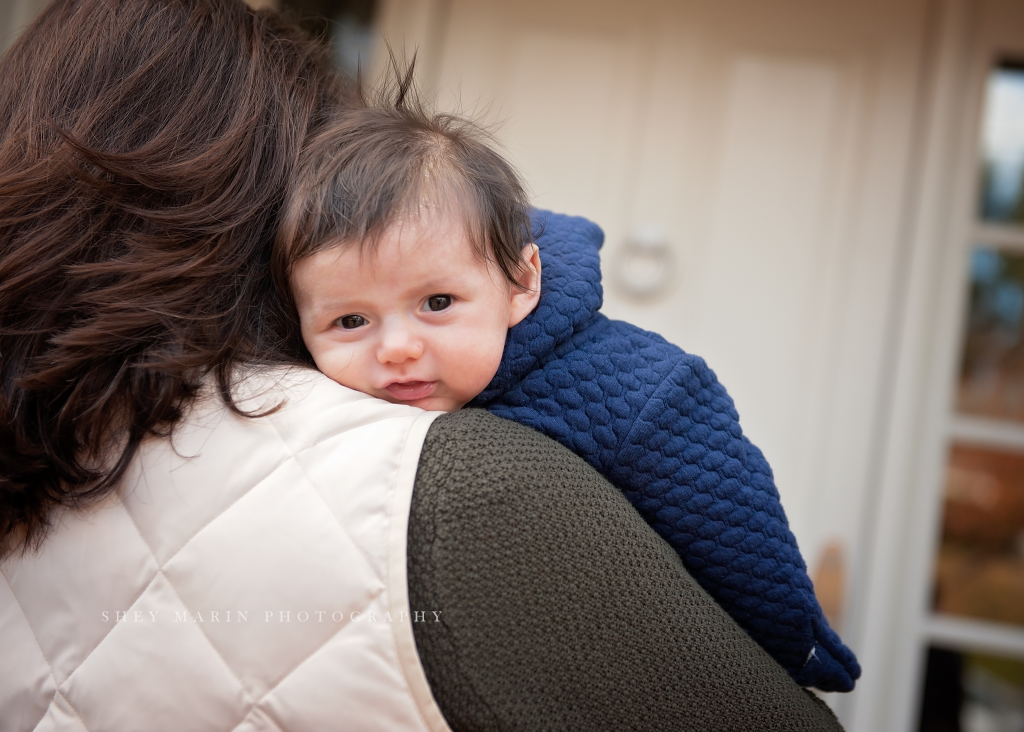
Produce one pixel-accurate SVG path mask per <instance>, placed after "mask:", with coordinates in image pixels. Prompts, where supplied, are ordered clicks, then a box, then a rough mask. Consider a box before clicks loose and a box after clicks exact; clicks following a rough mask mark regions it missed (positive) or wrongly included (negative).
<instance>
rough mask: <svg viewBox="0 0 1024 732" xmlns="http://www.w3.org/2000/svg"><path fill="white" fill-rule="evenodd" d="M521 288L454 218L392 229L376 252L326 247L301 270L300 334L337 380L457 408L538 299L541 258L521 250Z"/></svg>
mask: <svg viewBox="0 0 1024 732" xmlns="http://www.w3.org/2000/svg"><path fill="white" fill-rule="evenodd" d="M523 258H524V264H525V265H526V267H525V274H524V275H523V278H522V279H521V280H520V282H521V284H523V285H525V287H524V288H520V287H513V286H512V285H511V284H510V283H509V282H508V280H507V279H505V277H504V276H503V275H502V273H501V272H500V270H498V269H497V267H494V266H493V265H489V264H487V263H486V262H484V261H483V260H482V259H481V258H480V256H479V255H478V254H477V253H476V251H475V250H474V248H473V245H472V243H471V242H470V241H469V239H468V237H467V236H466V232H465V229H464V226H463V223H462V222H461V221H460V220H457V219H456V218H454V217H452V216H429V215H424V216H423V217H421V218H420V219H414V220H405V221H403V222H401V223H399V224H396V225H394V226H393V227H391V228H390V229H388V230H387V231H386V232H385V234H384V236H383V237H382V238H381V240H380V242H379V244H378V246H377V248H376V250H375V251H372V252H371V251H361V250H360V247H359V246H348V247H345V248H341V247H334V248H329V249H324V250H321V251H319V252H317V253H316V254H313V255H312V256H310V257H307V258H305V259H303V260H301V261H299V263H298V264H297V265H296V266H295V269H294V271H293V273H292V278H291V284H292V290H293V292H294V293H295V302H296V305H297V306H298V310H299V318H300V320H301V324H302V339H303V341H305V343H306V347H307V348H308V349H309V352H310V353H311V354H312V355H313V359H314V360H315V361H316V365H317V368H318V369H320V371H322V372H323V373H324V374H326V375H327V376H329V377H330V378H332V379H334V381H337V382H338V383H339V384H342V385H344V386H347V387H350V388H352V389H357V390H359V391H361V392H364V393H366V394H370V395H372V396H376V397H380V398H381V399H386V400H387V401H389V402H394V403H401V404H411V405H413V406H416V407H420V408H422V409H429V410H438V411H445V412H451V411H455V410H456V409H459V408H460V407H462V406H463V405H464V404H466V403H467V402H468V401H470V400H471V399H472V398H473V397H475V396H476V395H477V394H479V393H480V392H481V391H483V390H484V388H485V387H486V386H487V384H488V383H489V382H490V381H491V379H492V378H493V377H494V374H495V372H496V371H497V370H498V364H499V363H501V354H502V351H503V350H504V347H505V335H506V333H507V331H508V329H509V328H511V327H512V326H513V325H515V324H517V323H518V322H519V321H521V320H522V319H523V318H525V317H526V316H527V314H529V312H530V311H531V310H533V308H534V307H536V305H537V301H538V299H539V297H540V257H539V255H538V254H537V247H536V246H535V245H533V244H531V245H529V246H527V247H525V248H524V249H523Z"/></svg>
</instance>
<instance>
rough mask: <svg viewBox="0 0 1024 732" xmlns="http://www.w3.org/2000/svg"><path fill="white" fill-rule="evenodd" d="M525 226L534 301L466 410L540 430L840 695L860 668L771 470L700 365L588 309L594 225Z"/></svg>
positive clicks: (734, 611)
mask: <svg viewBox="0 0 1024 732" xmlns="http://www.w3.org/2000/svg"><path fill="white" fill-rule="evenodd" d="M534 226H535V229H534V230H535V232H540V233H539V236H537V239H536V241H537V244H538V246H539V247H540V252H541V263H542V265H543V272H542V285H541V298H540V303H539V304H538V306H537V308H536V310H534V312H533V313H531V314H530V315H529V316H528V317H527V318H526V319H525V320H523V322H521V323H520V324H519V325H517V326H516V327H515V328H512V329H511V330H510V331H509V335H508V339H507V341H506V344H505V353H504V356H503V359H502V362H501V366H500V368H499V370H498V373H497V374H496V375H495V377H494V379H493V381H492V382H491V383H490V385H488V387H487V389H486V390H485V391H484V392H482V393H481V394H480V395H479V396H478V397H477V398H476V399H475V400H474V401H473V403H472V406H478V407H484V408H486V409H487V410H489V411H490V412H492V413H493V414H496V415H498V416H501V417H505V418H507V419H511V420H513V421H516V422H519V423H521V424H524V425H528V426H530V427H533V428H534V429H536V430H539V431H540V432H543V433H544V434H546V435H548V436H549V437H552V438H554V439H556V440H558V441H559V442H561V443H562V444H563V445H565V446H566V447H568V448H570V449H571V450H573V451H574V452H576V453H577V454H578V455H580V456H581V457H582V458H583V459H585V460H586V461H587V462H588V463H590V464H591V465H592V466H593V467H595V468H596V469H597V470H598V471H600V472H601V473H602V474H603V475H604V476H605V477H607V478H608V479H609V480H611V482H612V483H613V484H615V485H616V486H617V487H618V488H620V489H621V490H622V491H623V493H624V494H625V496H626V498H628V499H629V501H630V502H631V503H632V504H633V505H634V506H635V507H636V508H637V510H638V511H639V512H640V514H641V515H642V516H643V517H644V519H646V520H647V522H648V523H649V524H650V525H651V526H652V527H653V528H654V529H655V530H656V531H657V532H658V533H659V534H661V535H662V536H663V537H664V538H665V539H666V540H667V541H668V542H669V544H670V545H671V546H672V547H673V548H674V549H675V550H676V551H677V552H678V553H679V556H680V557H681V558H682V559H683V562H684V564H685V565H686V567H687V568H688V569H689V570H690V572H691V573H692V574H693V576H694V577H695V578H696V579H697V581H698V582H700V584H701V586H702V587H704V589H706V590H707V591H708V592H709V593H711V595H712V597H714V598H715V599H716V600H717V601H718V602H719V603H720V604H721V605H722V607H724V608H725V609H726V610H727V611H728V612H729V614H730V615H731V616H732V617H733V618H734V619H735V620H736V621H737V622H738V623H739V624H740V626H742V627H743V628H744V629H745V630H746V631H747V632H748V633H750V635H751V636H753V638H754V639H755V640H757V642H758V643H760V644H761V645H762V646H763V647H764V648H765V649H766V650H767V651H768V652H769V653H770V654H771V655H772V656H773V657H774V658H775V659H776V660H777V661H778V662H779V663H780V664H782V666H783V667H784V668H785V669H786V670H787V671H788V672H789V673H790V674H791V675H792V676H793V678H794V679H795V680H796V681H797V682H798V683H800V684H802V685H804V686H816V687H818V688H819V689H823V690H826V691H849V690H850V689H852V688H853V685H854V680H855V679H856V678H858V677H859V676H860V667H859V665H858V664H857V660H856V658H855V657H854V655H853V653H852V652H851V651H850V650H849V649H848V648H847V647H846V646H844V645H843V643H842V641H840V639H839V637H838V636H837V635H836V633H835V632H834V631H833V630H832V629H831V628H829V626H828V622H827V621H826V620H825V616H824V614H823V613H822V611H821V607H820V606H819V604H818V602H817V600H816V599H815V596H814V590H813V587H812V585H811V581H810V578H809V577H808V576H807V569H806V565H805V564H804V561H803V558H802V557H801V556H800V551H799V549H798V548H797V544H796V539H795V538H794V536H793V534H792V532H791V531H790V530H789V525H788V523H787V521H786V515H785V513H784V512H783V510H782V505H781V503H780V502H779V493H778V491H777V490H776V488H775V484H774V482H773V478H772V472H771V468H770V467H769V466H768V463H767V461H766V460H765V458H764V456H763V455H762V454H761V452H760V450H758V449H757V448H756V447H755V446H754V445H752V444H751V443H750V441H749V440H747V439H746V437H744V435H743V432H742V430H741V429H740V424H739V415H738V414H737V412H736V409H735V407H734V406H733V403H732V400H731V399H730V398H729V395H728V394H727V393H726V391H725V388H724V387H723V386H722V385H721V384H719V383H718V380H717V379H716V378H715V374H714V373H713V372H712V371H711V369H709V368H708V366H707V365H706V364H705V363H704V361H703V360H702V359H700V358H698V357H696V356H693V355H691V354H687V353H684V352H683V351H682V350H681V349H679V348H678V347H676V346H674V345H672V344H670V343H668V342H667V341H665V340H664V339H663V338H661V337H660V336H658V335H656V334H654V333H649V332H647V331H644V330H641V329H640V328H636V327H635V326H632V325H629V324H627V323H623V322H619V321H613V320H609V319H608V318H607V317H605V316H604V315H603V314H601V313H600V312H599V309H600V307H601V302H602V288H601V269H600V259H599V255H598V250H599V249H600V247H601V243H602V241H603V239H604V235H603V233H602V232H601V230H600V229H599V228H598V227H597V226H596V225H594V224H592V223H591V222H589V221H587V220H585V219H581V218H575V217H568V216H561V215H556V214H551V213H547V212H537V213H536V214H535V220H534Z"/></svg>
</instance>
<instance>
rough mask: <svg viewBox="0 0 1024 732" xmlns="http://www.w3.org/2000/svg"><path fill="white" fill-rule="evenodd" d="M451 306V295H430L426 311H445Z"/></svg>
mask: <svg viewBox="0 0 1024 732" xmlns="http://www.w3.org/2000/svg"><path fill="white" fill-rule="evenodd" d="M451 305H452V296H451V295H431V296H430V297H428V298H427V310H433V311H434V312H437V311H438V310H446V309H448V308H450V307H451Z"/></svg>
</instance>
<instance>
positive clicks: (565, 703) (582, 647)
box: [408, 410, 841, 732]
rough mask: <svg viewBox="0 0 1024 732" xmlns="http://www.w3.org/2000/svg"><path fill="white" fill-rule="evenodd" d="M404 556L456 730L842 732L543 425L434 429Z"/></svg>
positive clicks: (423, 656) (474, 415)
mask: <svg viewBox="0 0 1024 732" xmlns="http://www.w3.org/2000/svg"><path fill="white" fill-rule="evenodd" d="M408 561H409V572H408V576H409V599H410V604H411V607H412V608H413V610H414V611H415V610H420V611H423V612H424V613H425V615H424V616H423V618H422V619H421V621H420V622H415V623H414V624H413V632H414V634H415V637H416V646H417V650H418V651H419V655H420V660H421V662H422V664H423V667H424V670H425V671H426V674H427V679H428V681H429V682H430V686H431V690H432V691H433V693H434V698H435V699H436V700H437V703H438V705H439V706H440V707H441V710H442V712H443V713H444V715H445V718H446V719H447V720H448V723H449V725H450V726H451V727H452V729H453V730H455V732H469V731H474V732H480V731H482V730H487V731H488V732H500V731H503V730H529V731H530V732H540V731H543V730H581V731H586V732H600V731H601V730H609V731H612V730H614V731H615V732H622V731H624V730H645V731H648V732H652V731H653V732H656V731H657V730H672V731H674V732H678V731H681V730H700V731H701V732H720V731H724V730H735V731H737V732H740V731H742V732H751V731H752V730H757V731H758V732H764V731H767V730H840V729H841V728H840V725H839V723H838V722H837V721H836V719H835V717H834V716H833V715H832V713H831V711H830V710H829V709H828V707H826V706H825V705H824V704H823V703H822V702H821V701H820V700H818V699H817V698H815V697H814V696H812V695H811V694H810V693H809V692H807V691H805V690H804V689H801V688H800V687H799V686H798V685H797V684H796V683H794V682H793V680H792V679H790V678H789V677H788V676H787V675H786V672H785V671H784V670H783V669H782V667H780V666H779V665H778V664H777V663H775V662H774V661H773V660H772V659H771V658H770V657H769V656H768V654H767V653H765V652H764V650H763V649H762V648H761V647H760V646H758V645H757V644H756V643H755V642H754V641H753V640H752V639H751V638H750V637H749V636H748V635H747V634H746V633H744V632H743V631H742V630H741V629H740V628H739V626H738V625H736V623H734V622H733V621H732V620H731V619H730V618H729V616H728V615H727V614H726V613H725V612H724V611H723V610H722V608H721V607H720V606H718V605H717V604H716V603H715V602H714V601H713V600H712V599H711V598H710V597H709V596H708V595H707V593H705V592H704V591H703V590H702V589H701V588H700V586H699V585H697V583H696V582H694V580H693V579H692V578H691V577H690V575H689V574H688V573H687V572H686V570H685V569H684V567H683V565H682V563H681V562H680V560H679V557H678V556H677V555H676V554H675V552H673V550H672V549H671V548H670V547H669V546H668V545H667V544H666V543H665V542H664V541H663V540H662V539H661V538H659V537H658V536H657V534H655V533H654V532H653V531H651V529H650V528H649V527H648V526H647V525H646V524H645V523H644V522H643V520H642V519H641V518H640V517H639V516H638V515H637V512H636V511H635V510H633V508H631V507H630V505H629V503H628V502H627V501H626V500H625V499H624V498H623V497H622V494H621V493H620V492H619V491H618V490H616V489H615V488H613V487H612V486H611V485H610V484H609V483H608V482H607V481H606V480H604V479H603V478H602V477H601V476H600V475H598V474H597V473H596V472H595V471H594V470H593V468H591V467H589V466H588V465H587V464H586V463H584V462H583V461H582V460H580V459H579V458H578V457H577V456H575V455H573V454H572V453H571V452H570V451H568V450H566V449H565V448H563V447H562V446H560V445H558V444H556V443H555V442H553V441H552V440H550V439H548V438H546V437H544V436H543V435H540V434H537V433H536V432H535V431H533V430H529V429H526V428H524V427H521V426H519V425H516V424H513V423H511V422H508V421H505V420H501V419H497V418H495V417H493V416H492V415H489V414H487V413H486V412H483V411H481V410H463V411H461V412H457V413H455V414H451V415H446V416H443V417H440V418H439V419H438V420H436V421H435V422H434V423H433V425H431V427H430V431H429V432H428V434H427V439H426V441H425V442H424V445H423V451H422V453H421V454H420V464H419V470H418V472H417V475H416V484H415V489H414V492H413V500H412V507H411V509H410V516H409V546H408ZM431 611H439V612H440V615H439V616H434V615H433V613H432V612H431ZM436 617H439V618H440V622H435V619H436Z"/></svg>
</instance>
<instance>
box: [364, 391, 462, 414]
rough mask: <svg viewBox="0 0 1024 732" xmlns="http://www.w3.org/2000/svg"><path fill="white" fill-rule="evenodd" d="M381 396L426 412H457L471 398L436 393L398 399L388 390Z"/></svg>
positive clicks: (392, 401) (389, 400)
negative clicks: (460, 398)
mask: <svg viewBox="0 0 1024 732" xmlns="http://www.w3.org/2000/svg"><path fill="white" fill-rule="evenodd" d="M379 396H380V397H381V398H382V399H384V400H385V401H388V402H391V403H392V404H404V405H406V406H408V407H416V408H417V409H422V410H424V411H426V412H457V411H459V410H460V409H462V407H464V406H466V404H468V403H469V400H466V401H458V400H457V399H453V398H452V397H446V396H434V395H431V396H428V397H424V398H423V399H412V400H405V399H396V398H395V397H393V396H392V395H390V394H388V393H387V392H384V393H383V394H381V395H379Z"/></svg>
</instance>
